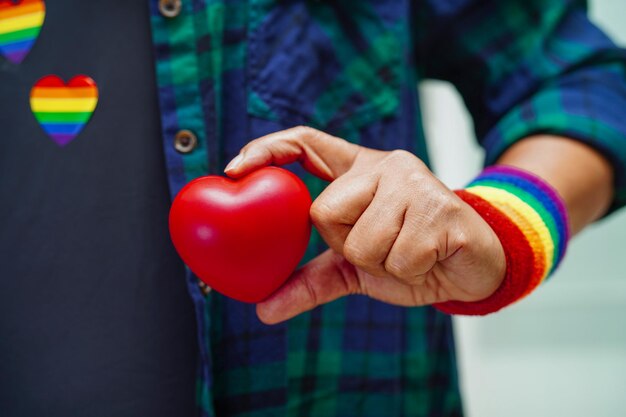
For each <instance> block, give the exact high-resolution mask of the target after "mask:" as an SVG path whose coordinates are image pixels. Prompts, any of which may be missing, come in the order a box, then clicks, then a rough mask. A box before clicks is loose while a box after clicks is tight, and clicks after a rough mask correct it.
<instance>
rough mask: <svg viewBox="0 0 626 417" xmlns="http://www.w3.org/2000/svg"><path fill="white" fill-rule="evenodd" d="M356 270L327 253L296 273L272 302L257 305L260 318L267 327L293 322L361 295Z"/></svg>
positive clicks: (334, 255) (272, 297)
mask: <svg viewBox="0 0 626 417" xmlns="http://www.w3.org/2000/svg"><path fill="white" fill-rule="evenodd" d="M358 288H359V286H358V278H357V276H356V271H355V269H354V267H353V266H351V265H350V264H348V263H347V262H346V260H345V259H344V258H343V257H342V256H340V255H338V254H336V253H334V252H332V251H331V250H327V251H326V252H324V253H322V254H321V255H320V256H318V257H317V258H315V259H313V260H312V261H310V262H309V263H308V264H306V265H304V266H303V267H302V268H300V269H299V270H298V271H296V272H295V273H294V274H293V275H292V276H291V278H289V280H288V281H287V282H286V283H285V284H284V285H283V286H282V287H280V288H279V289H278V290H277V291H276V292H275V293H274V294H272V295H271V296H270V297H269V298H268V299H266V300H265V301H263V302H261V303H259V304H258V305H257V315H258V316H259V319H260V320H261V321H262V322H264V323H266V324H275V323H279V322H281V321H284V320H287V319H290V318H292V317H294V316H297V315H298V314H301V313H303V312H305V311H308V310H311V309H313V308H315V307H317V306H318V305H320V304H325V303H328V302H330V301H333V300H336V299H337V298H339V297H343V296H345V295H348V294H353V293H356V292H358Z"/></svg>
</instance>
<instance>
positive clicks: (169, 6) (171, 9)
mask: <svg viewBox="0 0 626 417" xmlns="http://www.w3.org/2000/svg"><path fill="white" fill-rule="evenodd" d="M182 8H183V2H182V0H159V12H161V14H162V15H163V16H165V17H169V18H172V17H176V16H178V15H179V14H180V11H181V9H182Z"/></svg>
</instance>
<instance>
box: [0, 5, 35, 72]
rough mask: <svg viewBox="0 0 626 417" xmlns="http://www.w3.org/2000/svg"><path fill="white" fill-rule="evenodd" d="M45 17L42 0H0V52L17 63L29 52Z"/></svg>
mask: <svg viewBox="0 0 626 417" xmlns="http://www.w3.org/2000/svg"><path fill="white" fill-rule="evenodd" d="M45 19H46V5H45V3H44V2H43V0H20V1H17V2H16V1H13V0H0V54H2V55H4V56H5V57H6V58H7V59H8V60H9V61H11V62H13V63H15V64H19V63H21V62H22V61H23V60H24V58H25V57H26V55H28V53H29V52H30V50H31V48H32V47H33V44H34V43H35V41H36V40H37V37H38V36H39V32H40V31H41V27H42V26H43V22H44V20H45Z"/></svg>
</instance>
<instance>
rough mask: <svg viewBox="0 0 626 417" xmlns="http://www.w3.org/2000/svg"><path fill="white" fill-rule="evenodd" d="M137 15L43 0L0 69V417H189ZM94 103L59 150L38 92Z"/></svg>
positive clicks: (190, 353)
mask: <svg viewBox="0 0 626 417" xmlns="http://www.w3.org/2000/svg"><path fill="white" fill-rule="evenodd" d="M153 65H154V64H153V58H152V43H151V39H150V27H149V16H148V5H147V3H146V2H142V1H108V2H105V1H97V2H92V1H84V0H64V1H59V0H50V1H49V2H48V7H47V16H46V21H45V24H44V26H43V29H42V31H41V33H40V35H39V38H38V40H37V41H36V43H35V45H34V47H33V49H32V51H31V52H30V54H29V55H28V56H27V57H26V59H25V60H24V62H22V63H21V64H20V65H15V64H12V63H10V62H8V61H7V60H5V59H3V58H1V57H0V415H1V416H3V417H30V416H37V417H39V416H47V417H57V416H59V417H70V416H81V417H90V416H94V417H95V416H102V417H111V416H115V417H123V416H129V417H130V416H133V417H135V416H150V417H158V416H168V417H171V416H176V417H178V416H192V415H195V413H196V412H195V398H194V397H195V375H196V364H197V351H196V350H197V348H196V341H195V339H196V332H195V319H194V312H193V305H192V302H191V300H190V298H189V296H188V294H187V290H186V285H185V273H184V272H185V271H184V266H183V264H182V262H181V261H180V260H179V258H178V257H177V256H176V254H175V252H174V249H173V247H172V246H171V243H170V239H169V235H168V231H167V213H168V209H169V203H170V201H169V193H168V189H167V179H166V175H165V171H164V161H163V150H162V142H161V132H160V128H159V113H158V102H157V97H156V87H155V78H154V77H155V75H154V67H153ZM49 74H55V75H58V76H60V77H61V78H63V79H65V80H69V79H70V78H72V77H73V76H75V75H78V74H85V75H88V76H90V77H92V78H93V79H94V80H95V81H96V83H97V84H98V87H99V92H100V96H99V103H98V106H97V108H96V110H95V112H94V114H93V117H92V118H91V120H90V121H89V123H88V124H87V125H86V127H85V129H84V130H83V131H82V133H81V134H80V135H79V136H78V137H76V138H75V139H74V140H73V141H72V142H71V143H70V144H68V145H67V146H64V147H60V146H58V145H57V144H56V143H55V142H54V141H52V140H51V139H50V138H49V137H48V136H47V134H46V133H45V132H44V131H43V129H42V128H41V127H40V126H39V124H38V122H37V120H36V119H35V117H34V116H33V114H32V112H31V108H30V106H29V93H30V89H31V87H32V86H33V85H34V84H35V83H36V82H37V80H38V79H40V78H41V77H43V76H46V75H49Z"/></svg>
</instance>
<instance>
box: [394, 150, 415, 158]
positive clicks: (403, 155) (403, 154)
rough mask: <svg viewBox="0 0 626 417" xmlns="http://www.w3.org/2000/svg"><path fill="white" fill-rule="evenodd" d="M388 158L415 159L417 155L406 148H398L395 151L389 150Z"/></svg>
mask: <svg viewBox="0 0 626 417" xmlns="http://www.w3.org/2000/svg"><path fill="white" fill-rule="evenodd" d="M388 159H390V160H400V161H406V160H413V159H415V155H413V154H412V153H411V152H409V151H405V150H404V149H396V150H394V151H391V152H389V156H388Z"/></svg>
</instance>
